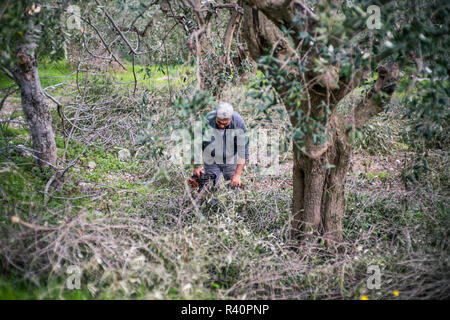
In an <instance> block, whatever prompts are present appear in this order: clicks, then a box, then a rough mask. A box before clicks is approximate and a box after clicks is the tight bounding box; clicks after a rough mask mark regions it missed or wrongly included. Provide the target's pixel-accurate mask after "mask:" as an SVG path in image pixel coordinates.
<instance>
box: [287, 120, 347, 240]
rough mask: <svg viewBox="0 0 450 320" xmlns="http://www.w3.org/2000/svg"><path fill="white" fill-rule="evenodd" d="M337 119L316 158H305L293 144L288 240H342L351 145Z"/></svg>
mask: <svg viewBox="0 0 450 320" xmlns="http://www.w3.org/2000/svg"><path fill="white" fill-rule="evenodd" d="M338 119H339V117H338V116H336V119H334V120H333V121H332V122H333V124H332V128H333V129H336V130H335V131H334V134H333V135H332V136H331V141H330V143H329V146H328V148H327V150H326V152H324V153H323V154H322V155H321V156H320V157H319V158H318V159H314V158H310V157H308V156H307V155H305V154H304V153H303V152H301V151H300V150H299V148H298V146H297V145H296V144H295V142H294V148H293V152H294V154H293V155H294V166H293V184H294V192H293V210H292V211H293V217H292V224H291V238H292V239H299V238H307V235H308V234H314V235H322V236H323V237H324V238H325V241H326V242H327V243H328V244H331V243H335V242H340V241H342V216H343V213H344V191H345V178H346V174H347V171H348V167H349V163H350V156H351V144H350V142H349V139H348V137H347V135H346V133H345V130H344V128H343V127H342V126H340V122H339V120H338Z"/></svg>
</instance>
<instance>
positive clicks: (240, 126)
mask: <svg viewBox="0 0 450 320" xmlns="http://www.w3.org/2000/svg"><path fill="white" fill-rule="evenodd" d="M235 128H237V129H241V130H242V131H243V132H244V136H243V137H241V139H242V140H241V141H243V142H244V144H245V152H244V157H242V154H240V153H239V140H240V139H239V137H238V155H239V157H241V158H244V159H245V160H248V158H249V153H248V142H249V141H248V136H247V128H246V127H245V122H244V119H242V117H241V116H240V115H239V114H237V115H236V118H235Z"/></svg>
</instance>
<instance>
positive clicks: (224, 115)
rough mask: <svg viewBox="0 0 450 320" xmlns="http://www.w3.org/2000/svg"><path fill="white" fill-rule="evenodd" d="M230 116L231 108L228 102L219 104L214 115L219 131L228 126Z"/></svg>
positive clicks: (231, 114) (231, 113)
mask: <svg viewBox="0 0 450 320" xmlns="http://www.w3.org/2000/svg"><path fill="white" fill-rule="evenodd" d="M232 116H233V106H232V105H231V104H229V103H228V102H222V101H221V102H219V105H218V106H217V114H216V124H217V128H219V129H221V130H223V129H225V128H226V127H227V126H228V125H229V124H230V122H231V117H232Z"/></svg>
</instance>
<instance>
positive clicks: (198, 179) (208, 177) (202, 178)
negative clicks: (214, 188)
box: [189, 173, 216, 191]
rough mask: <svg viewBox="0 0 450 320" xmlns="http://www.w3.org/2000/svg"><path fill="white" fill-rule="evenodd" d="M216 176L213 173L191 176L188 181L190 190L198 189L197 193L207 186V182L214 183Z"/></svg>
mask: <svg viewBox="0 0 450 320" xmlns="http://www.w3.org/2000/svg"><path fill="white" fill-rule="evenodd" d="M215 180H216V175H215V174H214V173H208V174H207V173H201V174H200V175H199V176H198V175H195V174H193V175H192V177H191V178H190V179H189V184H190V185H191V187H192V188H194V189H196V188H198V190H199V191H201V190H202V189H203V187H204V186H205V185H206V184H208V182H209V181H213V182H214V181H215Z"/></svg>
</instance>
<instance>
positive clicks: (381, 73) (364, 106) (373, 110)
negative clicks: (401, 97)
mask: <svg viewBox="0 0 450 320" xmlns="http://www.w3.org/2000/svg"><path fill="white" fill-rule="evenodd" d="M377 71H378V79H377V80H376V81H375V84H374V86H373V88H372V89H370V90H369V92H368V93H367V95H366V97H365V98H364V99H363V100H362V101H361V102H360V103H359V104H358V106H357V107H356V108H355V110H354V111H353V113H352V114H351V115H350V119H348V120H349V121H350V122H351V123H352V124H353V125H354V127H355V128H357V129H360V128H362V127H363V126H364V124H365V123H366V122H367V121H369V120H370V119H371V118H372V117H374V116H375V115H377V114H378V113H380V112H381V111H383V109H384V108H383V105H384V102H385V101H386V96H388V97H389V98H390V97H391V96H392V93H393V92H394V89H395V86H396V83H397V78H398V75H399V69H398V66H397V65H396V64H394V63H392V62H387V63H385V64H383V65H381V66H380V67H378V69H377Z"/></svg>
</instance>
